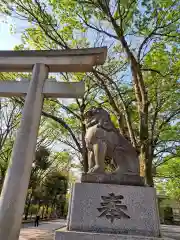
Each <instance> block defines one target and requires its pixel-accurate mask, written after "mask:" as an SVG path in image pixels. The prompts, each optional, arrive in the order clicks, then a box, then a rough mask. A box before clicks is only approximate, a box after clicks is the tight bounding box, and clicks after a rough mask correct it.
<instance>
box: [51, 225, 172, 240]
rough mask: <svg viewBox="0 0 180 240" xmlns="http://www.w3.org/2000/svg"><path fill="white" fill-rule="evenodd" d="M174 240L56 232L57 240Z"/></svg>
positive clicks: (63, 230)
mask: <svg viewBox="0 0 180 240" xmlns="http://www.w3.org/2000/svg"><path fill="white" fill-rule="evenodd" d="M72 239H73V240H173V239H170V238H164V237H163V238H156V237H144V236H133V235H121V234H107V233H91V232H76V231H67V230H66V229H65V228H64V229H59V230H57V231H56V234H55V240H72Z"/></svg>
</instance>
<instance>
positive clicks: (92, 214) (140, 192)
mask: <svg viewBox="0 0 180 240" xmlns="http://www.w3.org/2000/svg"><path fill="white" fill-rule="evenodd" d="M67 227H68V230H70V231H78V232H79V231H80V232H96V233H110V234H113V233H116V234H125V235H126V234H127V235H142V236H154V237H159V236H160V223H159V215H158V210H157V203H156V193H155V189H154V188H151V187H139V186H123V185H113V184H112V185H110V184H98V183H76V184H75V185H74V187H73V190H72V195H71V204H70V208H69V215H68V225H67ZM87 239H88V238H87ZM90 239H91V238H90Z"/></svg>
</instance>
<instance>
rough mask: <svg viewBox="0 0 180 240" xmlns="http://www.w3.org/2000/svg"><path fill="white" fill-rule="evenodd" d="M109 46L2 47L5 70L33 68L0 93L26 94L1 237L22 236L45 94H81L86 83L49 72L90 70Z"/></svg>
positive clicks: (0, 62)
mask: <svg viewBox="0 0 180 240" xmlns="http://www.w3.org/2000/svg"><path fill="white" fill-rule="evenodd" d="M106 53H107V49H106V48H94V49H80V50H68V51H66V50H64V51H59V50H58V51H0V71H1V72H5V71H6V72H15V71H16V72H28V71H32V69H33V73H32V79H31V81H29V83H28V82H17V81H8V82H4V81H2V82H1V84H0V96H4V97H12V96H22V95H25V94H27V95H26V99H25V104H24V109H23V113H22V119H21V123H20V127H19V130H18V133H17V136H16V140H15V143H14V146H13V151H12V156H11V160H10V163H9V167H8V170H7V173H6V177H5V181H4V185H3V189H2V193H1V197H0V239H1V240H18V238H19V233H20V228H21V221H22V216H23V211H24V205H25V199H26V194H27V189H28V184H29V179H30V174H31V167H32V162H33V159H34V154H35V148H36V141H37V134H38V129H39V122H40V118H41V110H42V105H43V98H44V97H66V98H72V97H75V98H78V97H82V96H83V94H84V84H83V83H82V82H80V83H60V82H53V81H49V80H47V81H45V80H46V79H47V77H48V72H90V71H92V69H93V66H95V65H100V64H103V63H104V61H105V58H106Z"/></svg>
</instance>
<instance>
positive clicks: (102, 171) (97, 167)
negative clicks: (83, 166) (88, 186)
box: [90, 166, 104, 173]
mask: <svg viewBox="0 0 180 240" xmlns="http://www.w3.org/2000/svg"><path fill="white" fill-rule="evenodd" d="M90 170H91V173H104V170H103V169H102V168H101V167H100V166H94V167H93V168H91V169H90Z"/></svg>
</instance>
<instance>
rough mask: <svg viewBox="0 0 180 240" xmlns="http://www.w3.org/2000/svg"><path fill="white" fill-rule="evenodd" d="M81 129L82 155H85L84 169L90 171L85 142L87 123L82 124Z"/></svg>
mask: <svg viewBox="0 0 180 240" xmlns="http://www.w3.org/2000/svg"><path fill="white" fill-rule="evenodd" d="M81 131H82V135H81V136H82V155H83V170H84V172H85V173H87V172H88V151H87V148H86V142H85V134H86V127H85V124H84V123H82V124H81Z"/></svg>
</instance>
